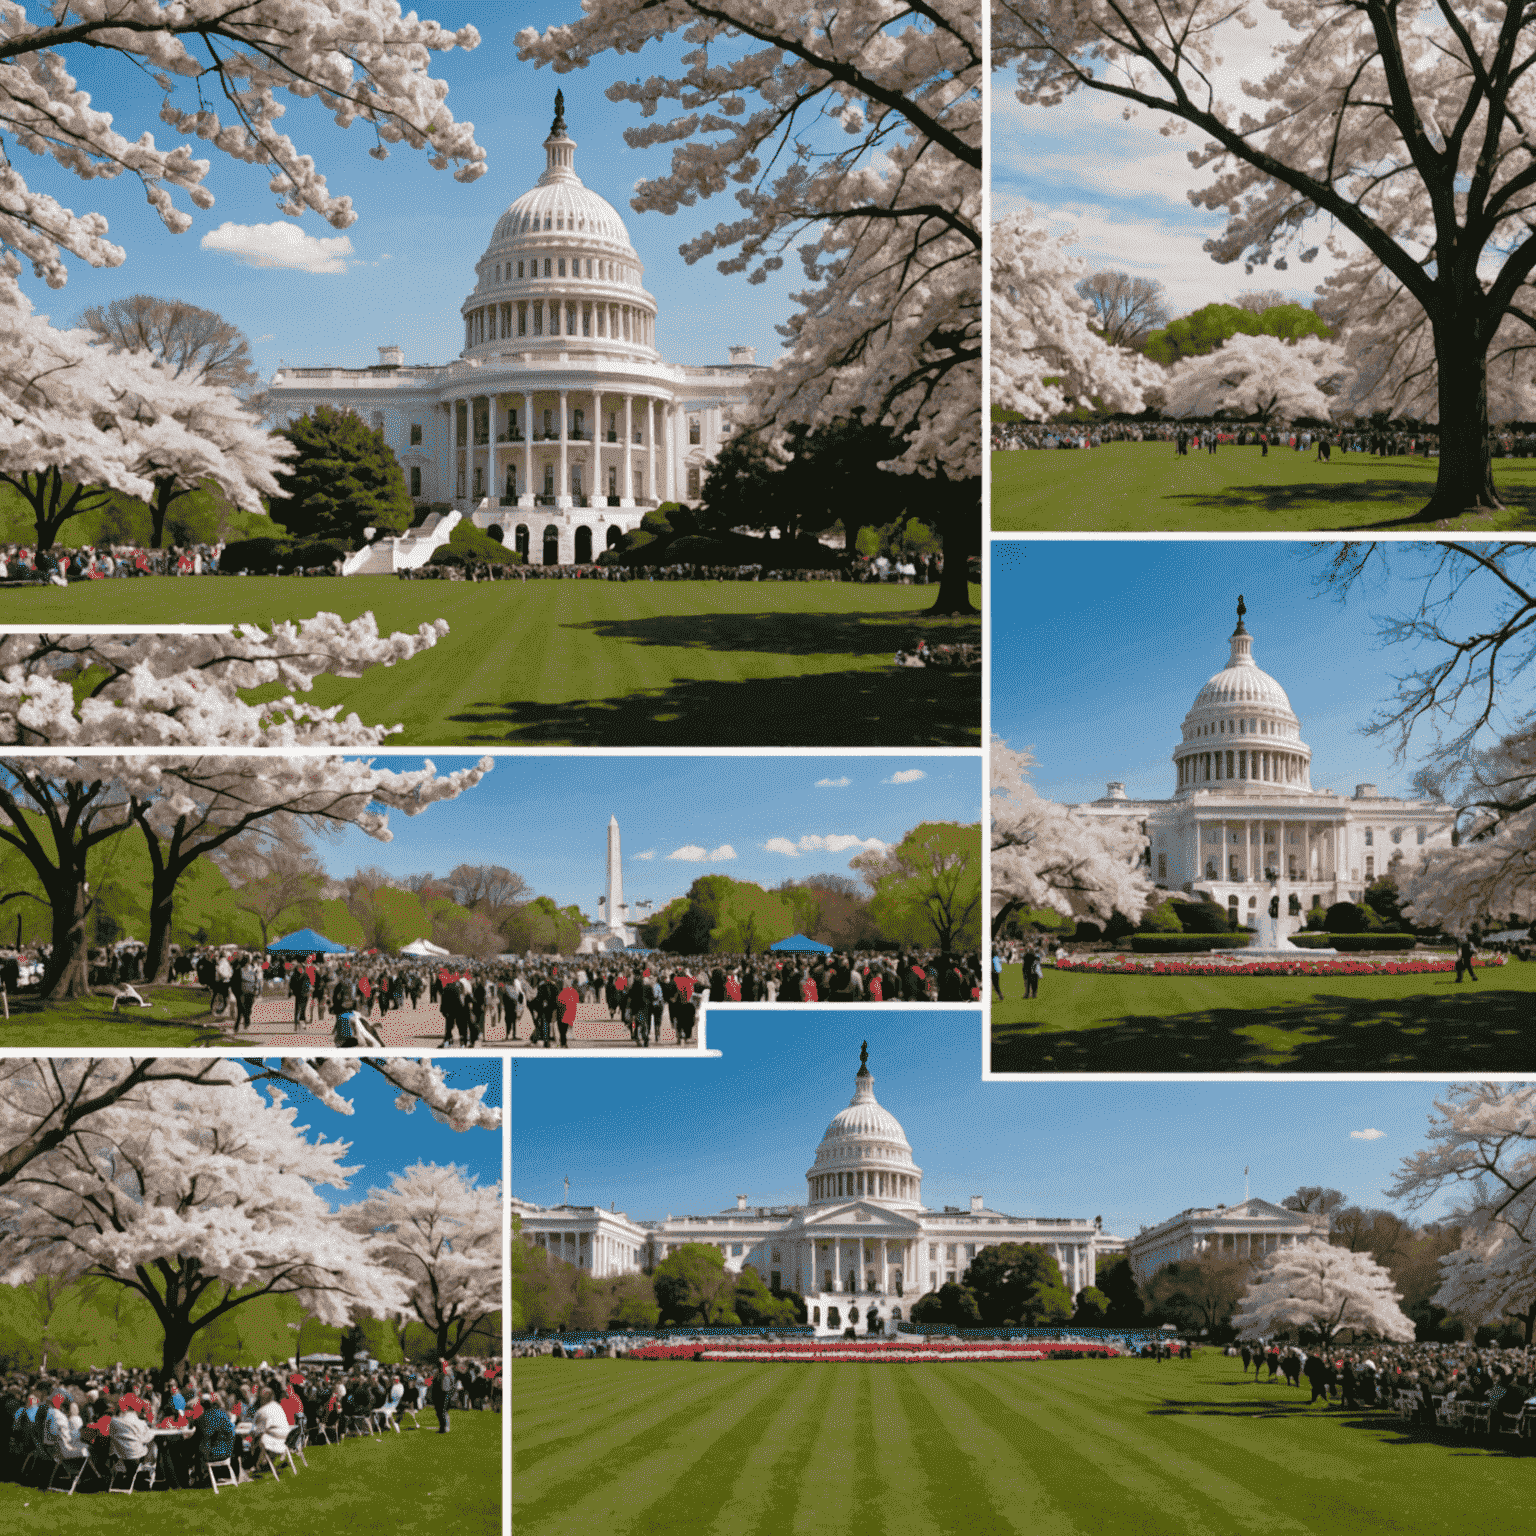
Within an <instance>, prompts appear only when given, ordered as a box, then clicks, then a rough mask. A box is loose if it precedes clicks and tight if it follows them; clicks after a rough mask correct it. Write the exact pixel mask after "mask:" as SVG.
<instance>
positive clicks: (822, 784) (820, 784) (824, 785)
mask: <svg viewBox="0 0 1536 1536" xmlns="http://www.w3.org/2000/svg"><path fill="white" fill-rule="evenodd" d="M852 782H853V780H852V779H850V778H848V777H847V776H846V775H844V776H843V777H842V778H840V779H817V780H816V788H817V789H845V788H846V787H847V786H848V785H849V784H851V783H852Z"/></svg>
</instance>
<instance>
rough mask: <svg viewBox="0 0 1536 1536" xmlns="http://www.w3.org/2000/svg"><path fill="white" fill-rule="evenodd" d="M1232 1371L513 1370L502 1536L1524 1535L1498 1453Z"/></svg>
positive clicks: (1524, 1476)
mask: <svg viewBox="0 0 1536 1536" xmlns="http://www.w3.org/2000/svg"><path fill="white" fill-rule="evenodd" d="M1308 1395H1309V1394H1308V1393H1307V1392H1306V1391H1304V1390H1293V1389H1292V1388H1289V1387H1286V1386H1284V1385H1283V1384H1275V1385H1271V1384H1268V1383H1265V1384H1263V1385H1260V1384H1258V1383H1256V1382H1255V1381H1254V1379H1253V1378H1252V1377H1251V1376H1249V1377H1247V1378H1244V1376H1243V1374H1242V1362H1241V1361H1239V1360H1228V1359H1226V1358H1225V1357H1224V1356H1221V1355H1218V1354H1215V1353H1214V1352H1207V1353H1206V1354H1203V1355H1202V1356H1201V1357H1200V1358H1198V1359H1196V1360H1194V1361H1192V1362H1188V1363H1185V1362H1180V1361H1169V1362H1166V1363H1164V1364H1161V1365H1158V1364H1154V1363H1153V1362H1152V1361H1143V1360H1105V1361H1097V1360H1081V1361H1060V1362H1056V1363H1046V1362H1040V1363H1034V1364H1017V1365H1013V1364H1002V1363H997V1364H993V1363H987V1362H977V1363H976V1364H974V1365H964V1364H945V1365H852V1364H849V1365H831V1364H804V1365H789V1364H785V1365H778V1364H773V1365H745V1364H744V1365H726V1364H719V1365H706V1364H696V1363H675V1364H674V1363H660V1362H658V1363H654V1364H652V1363H647V1362H643V1361H624V1360H613V1361H605V1360H591V1361H561V1360H543V1359H539V1360H526V1361H525V1360H514V1361H513V1362H512V1400H513V1403H514V1405H515V1408H514V1417H513V1425H512V1445H513V1460H512V1489H513V1495H512V1496H513V1509H512V1528H513V1530H514V1531H516V1532H517V1533H518V1536H594V1533H598V1532H601V1533H602V1536H661V1533H676V1536H790V1533H793V1536H941V1533H943V1536H950V1533H953V1536H1231V1533H1233V1532H1252V1533H1253V1536H1275V1533H1283V1536H1284V1533H1294V1532H1320V1533H1321V1532H1326V1533H1329V1536H1341V1533H1345V1532H1349V1533H1352V1536H1366V1533H1376V1532H1381V1533H1386V1532H1391V1533H1395V1536H1406V1533H1417V1532H1425V1533H1428V1532H1451V1533H1458V1536H1459V1533H1464V1532H1469V1531H1483V1530H1492V1529H1504V1530H1519V1529H1521V1528H1522V1527H1523V1525H1524V1520H1525V1517H1526V1516H1527V1515H1536V1485H1533V1484H1532V1483H1531V1480H1530V1477H1529V1469H1528V1468H1526V1469H1522V1468H1521V1467H1519V1466H1516V1465H1515V1464H1514V1460H1513V1457H1512V1456H1511V1454H1510V1453H1509V1451H1507V1450H1505V1449H1503V1448H1498V1449H1489V1448H1485V1447H1483V1446H1481V1445H1476V1444H1470V1443H1467V1442H1466V1441H1464V1440H1462V1439H1460V1438H1459V1437H1454V1438H1453V1437H1451V1436H1450V1435H1449V1434H1447V1433H1446V1432H1443V1431H1428V1430H1423V1429H1419V1428H1416V1427H1413V1426H1409V1425H1405V1424H1403V1423H1401V1422H1400V1421H1399V1420H1397V1419H1396V1418H1394V1417H1392V1416H1390V1415H1387V1414H1385V1413H1382V1412H1380V1411H1359V1412H1356V1411H1354V1410H1351V1411H1350V1412H1348V1413H1346V1412H1343V1411H1341V1410H1339V1409H1336V1408H1335V1409H1325V1408H1323V1407H1321V1406H1319V1407H1315V1408H1309V1407H1308V1406H1307V1397H1308Z"/></svg>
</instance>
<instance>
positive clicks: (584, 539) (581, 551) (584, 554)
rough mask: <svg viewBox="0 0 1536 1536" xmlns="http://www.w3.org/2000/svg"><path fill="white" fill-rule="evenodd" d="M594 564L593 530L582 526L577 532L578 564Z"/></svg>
mask: <svg viewBox="0 0 1536 1536" xmlns="http://www.w3.org/2000/svg"><path fill="white" fill-rule="evenodd" d="M591 563H592V530H591V529H590V528H588V527H586V526H582V527H580V528H578V529H577V530H576V564H577V565H591Z"/></svg>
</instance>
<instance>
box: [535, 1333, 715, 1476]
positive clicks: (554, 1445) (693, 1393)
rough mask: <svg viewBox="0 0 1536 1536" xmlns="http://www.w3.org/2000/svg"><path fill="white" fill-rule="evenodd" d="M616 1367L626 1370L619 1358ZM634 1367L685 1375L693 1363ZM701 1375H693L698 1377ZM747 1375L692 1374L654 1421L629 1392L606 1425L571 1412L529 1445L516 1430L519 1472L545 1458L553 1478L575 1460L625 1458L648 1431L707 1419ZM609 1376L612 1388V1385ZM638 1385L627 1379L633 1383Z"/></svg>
mask: <svg viewBox="0 0 1536 1536" xmlns="http://www.w3.org/2000/svg"><path fill="white" fill-rule="evenodd" d="M546 1363H548V1364H559V1363H560V1362H558V1361H549V1362H546ZM611 1365H614V1366H619V1368H620V1369H621V1370H623V1369H626V1367H625V1366H624V1365H622V1364H621V1363H620V1362H618V1361H613V1362H611ZM577 1369H586V1370H594V1369H595V1370H601V1371H604V1373H605V1374H608V1371H607V1370H605V1368H604V1366H603V1365H601V1364H599V1363H597V1362H593V1363H592V1364H590V1365H586V1366H578V1367H577ZM627 1369H628V1370H629V1371H635V1370H647V1369H649V1370H654V1371H658V1372H660V1371H665V1370H672V1371H676V1372H677V1373H678V1374H679V1375H680V1376H681V1374H682V1373H683V1372H684V1371H688V1366H686V1365H682V1364H675V1365H674V1364H672V1363H671V1362H663V1363H661V1364H657V1365H652V1366H649V1367H647V1366H645V1365H643V1364H641V1363H640V1362H639V1361H635V1362H633V1363H631V1364H629V1365H628V1366H627ZM695 1374H696V1375H697V1379H696V1380H695V1379H692V1378H693V1377H694V1375H695ZM744 1380H745V1378H742V1377H738V1378H737V1379H736V1380H735V1381H732V1380H731V1379H730V1378H725V1379H721V1378H720V1377H719V1376H717V1375H714V1374H712V1373H709V1372H704V1371H698V1372H696V1373H695V1372H689V1379H687V1380H685V1381H679V1382H677V1383H676V1384H675V1388H674V1390H673V1391H671V1392H668V1393H665V1394H664V1395H663V1396H662V1398H661V1399H660V1401H661V1402H662V1403H664V1404H665V1405H666V1406H665V1408H664V1409H662V1410H660V1416H659V1417H658V1418H656V1419H655V1420H651V1421H640V1420H638V1419H637V1412H640V1411H643V1406H644V1405H643V1404H642V1405H641V1406H640V1408H638V1409H637V1405H636V1403H635V1400H634V1398H633V1397H632V1396H631V1395H630V1393H629V1392H628V1391H624V1392H621V1393H618V1394H616V1411H615V1412H614V1413H612V1414H611V1415H610V1416H609V1417H608V1419H607V1420H606V1422H605V1424H604V1426H603V1427H601V1428H594V1426H592V1425H591V1424H590V1423H589V1422H588V1421H587V1419H586V1418H585V1417H584V1416H582V1415H581V1414H579V1413H573V1414H571V1415H569V1416H568V1417H567V1418H566V1420H565V1422H564V1423H563V1424H562V1425H561V1426H560V1429H561V1432H560V1433H558V1434H550V1435H548V1436H547V1437H546V1438H545V1439H543V1440H541V1441H538V1442H535V1443H532V1444H529V1443H525V1442H524V1441H523V1439H522V1437H521V1436H520V1435H519V1434H518V1432H517V1430H516V1428H515V1427H514V1430H513V1439H512V1443H513V1449H514V1453H515V1460H514V1464H513V1466H514V1472H515V1473H521V1474H523V1476H524V1477H526V1476H527V1475H528V1474H529V1473H533V1472H537V1471H538V1470H539V1469H540V1468H541V1467H542V1466H543V1465H544V1463H545V1462H548V1461H550V1460H551V1459H552V1458H553V1460H554V1465H553V1467H552V1468H551V1471H550V1473H549V1475H550V1476H552V1477H558V1476H559V1475H560V1469H561V1468H563V1467H565V1466H566V1464H567V1463H568V1462H569V1461H570V1460H571V1459H572V1456H573V1454H574V1455H575V1457H576V1459H577V1460H579V1461H580V1462H582V1463H583V1464H591V1463H592V1462H594V1461H595V1460H597V1459H599V1458H605V1457H616V1458H622V1457H623V1455H624V1454H625V1452H626V1450H627V1448H628V1447H630V1446H631V1445H632V1444H634V1443H637V1442H640V1441H642V1440H643V1439H645V1438H646V1430H647V1429H648V1430H650V1431H654V1432H660V1433H666V1432H669V1431H670V1429H671V1428H672V1427H674V1426H682V1425H686V1424H691V1423H693V1422H694V1421H695V1420H697V1419H699V1418H702V1417H706V1416H707V1415H709V1414H710V1413H712V1412H714V1411H716V1409H717V1407H718V1406H719V1404H720V1403H721V1402H723V1401H724V1400H725V1399H726V1398H729V1397H731V1396H733V1395H734V1394H736V1393H739V1392H740V1391H741V1390H742V1383H743V1381H744ZM612 1384H613V1383H612V1380H611V1378H610V1388H611V1386H612ZM632 1384H633V1383H630V1382H626V1383H625V1384H624V1385H625V1386H626V1387H629V1386H630V1385H632Z"/></svg>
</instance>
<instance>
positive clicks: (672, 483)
mask: <svg viewBox="0 0 1536 1536" xmlns="http://www.w3.org/2000/svg"><path fill="white" fill-rule="evenodd" d="M661 422H662V445H661V451H662V456H663V460H664V464H665V474H666V499H667V500H668V501H676V500H677V410H676V407H675V406H674V404H673V402H672V401H670V400H669V401H667V403H666V404H665V405H664V406H663V407H662V418H661Z"/></svg>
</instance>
